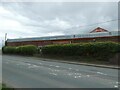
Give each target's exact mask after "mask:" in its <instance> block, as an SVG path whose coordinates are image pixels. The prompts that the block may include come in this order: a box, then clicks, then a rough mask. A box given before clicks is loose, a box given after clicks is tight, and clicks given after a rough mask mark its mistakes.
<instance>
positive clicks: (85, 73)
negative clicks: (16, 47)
mask: <svg viewBox="0 0 120 90" xmlns="http://www.w3.org/2000/svg"><path fill="white" fill-rule="evenodd" d="M2 79H3V82H4V83H5V84H7V85H8V86H11V87H14V88H118V84H119V82H118V69H113V68H104V67H94V66H86V65H82V64H81V65H80V64H71V63H64V62H57V61H52V62H51V61H48V60H43V59H42V58H34V57H23V56H13V55H12V56H11V55H3V56H2Z"/></svg>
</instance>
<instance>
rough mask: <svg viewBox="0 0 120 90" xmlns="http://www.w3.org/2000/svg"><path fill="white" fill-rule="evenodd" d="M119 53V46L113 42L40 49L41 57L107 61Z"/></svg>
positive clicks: (50, 46)
mask: <svg viewBox="0 0 120 90" xmlns="http://www.w3.org/2000/svg"><path fill="white" fill-rule="evenodd" d="M119 52H120V44H119V43H115V42H92V43H79V44H64V45H48V46H44V47H43V48H42V54H43V55H61V56H92V57H98V58H100V59H103V58H104V59H108V58H109V57H111V56H112V55H114V54H115V53H119Z"/></svg>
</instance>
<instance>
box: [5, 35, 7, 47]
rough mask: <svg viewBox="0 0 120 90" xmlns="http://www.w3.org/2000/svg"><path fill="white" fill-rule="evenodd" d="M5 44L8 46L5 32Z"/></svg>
mask: <svg viewBox="0 0 120 90" xmlns="http://www.w3.org/2000/svg"><path fill="white" fill-rule="evenodd" d="M5 46H7V33H5Z"/></svg>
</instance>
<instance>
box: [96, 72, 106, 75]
mask: <svg viewBox="0 0 120 90" xmlns="http://www.w3.org/2000/svg"><path fill="white" fill-rule="evenodd" d="M97 74H101V75H107V74H105V73H102V72H97Z"/></svg>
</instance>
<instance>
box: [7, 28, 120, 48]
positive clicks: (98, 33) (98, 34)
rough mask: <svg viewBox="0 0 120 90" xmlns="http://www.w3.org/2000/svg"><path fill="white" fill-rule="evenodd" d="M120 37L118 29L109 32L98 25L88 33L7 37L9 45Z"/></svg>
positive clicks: (60, 42) (113, 39)
mask: <svg viewBox="0 0 120 90" xmlns="http://www.w3.org/2000/svg"><path fill="white" fill-rule="evenodd" d="M119 38H120V34H119V33H118V31H112V32H108V30H105V29H102V28H100V27H98V28H96V29H94V30H93V31H91V32H90V33H88V34H76V35H63V36H49V37H37V38H20V39H7V45H8V46H21V45H36V46H45V45H50V44H67V43H81V42H94V41H98V42H99V41H114V42H118V39H119Z"/></svg>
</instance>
